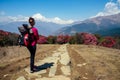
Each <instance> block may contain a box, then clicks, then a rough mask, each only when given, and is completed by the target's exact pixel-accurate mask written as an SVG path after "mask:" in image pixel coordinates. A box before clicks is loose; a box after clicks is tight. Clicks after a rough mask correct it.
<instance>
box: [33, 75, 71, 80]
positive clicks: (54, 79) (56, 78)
mask: <svg viewBox="0 0 120 80" xmlns="http://www.w3.org/2000/svg"><path fill="white" fill-rule="evenodd" d="M35 80H71V79H70V78H69V77H66V76H63V75H59V76H54V77H52V78H46V77H43V78H37V79H35Z"/></svg>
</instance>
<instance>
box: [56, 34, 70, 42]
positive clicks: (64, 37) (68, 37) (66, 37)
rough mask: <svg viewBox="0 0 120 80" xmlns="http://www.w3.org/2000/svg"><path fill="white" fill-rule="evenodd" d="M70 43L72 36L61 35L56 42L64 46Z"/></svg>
mask: <svg viewBox="0 0 120 80" xmlns="http://www.w3.org/2000/svg"><path fill="white" fill-rule="evenodd" d="M69 41H70V36H68V35H59V36H57V40H56V42H57V43H59V44H64V43H67V42H69Z"/></svg>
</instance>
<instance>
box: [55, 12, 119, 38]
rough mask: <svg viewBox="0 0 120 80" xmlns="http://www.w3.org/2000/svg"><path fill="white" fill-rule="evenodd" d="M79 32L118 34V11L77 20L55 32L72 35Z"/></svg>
mask: <svg viewBox="0 0 120 80" xmlns="http://www.w3.org/2000/svg"><path fill="white" fill-rule="evenodd" d="M79 32H88V33H94V34H100V35H102V36H114V35H120V13H119V14H115V15H110V16H100V17H96V18H90V19H87V20H84V21H81V22H79V23H78V22H77V23H76V24H73V25H70V26H67V27H63V28H61V29H59V30H58V31H56V32H55V34H56V35H59V34H64V35H66V34H67V35H73V34H75V33H79Z"/></svg>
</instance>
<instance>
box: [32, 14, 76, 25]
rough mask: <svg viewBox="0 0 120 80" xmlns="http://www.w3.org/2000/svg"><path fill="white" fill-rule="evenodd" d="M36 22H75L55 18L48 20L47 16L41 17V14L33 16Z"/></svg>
mask: <svg viewBox="0 0 120 80" xmlns="http://www.w3.org/2000/svg"><path fill="white" fill-rule="evenodd" d="M32 17H33V18H35V19H36V20H40V21H44V22H53V23H56V24H71V23H73V22H74V21H73V20H62V19H60V18H59V17H54V18H46V17H45V16H43V15H41V14H40V13H37V14H34V15H33V16H32Z"/></svg>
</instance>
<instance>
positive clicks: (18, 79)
mask: <svg viewBox="0 0 120 80" xmlns="http://www.w3.org/2000/svg"><path fill="white" fill-rule="evenodd" d="M16 80H26V79H25V77H24V76H20V77H19V78H17V79H16Z"/></svg>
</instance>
